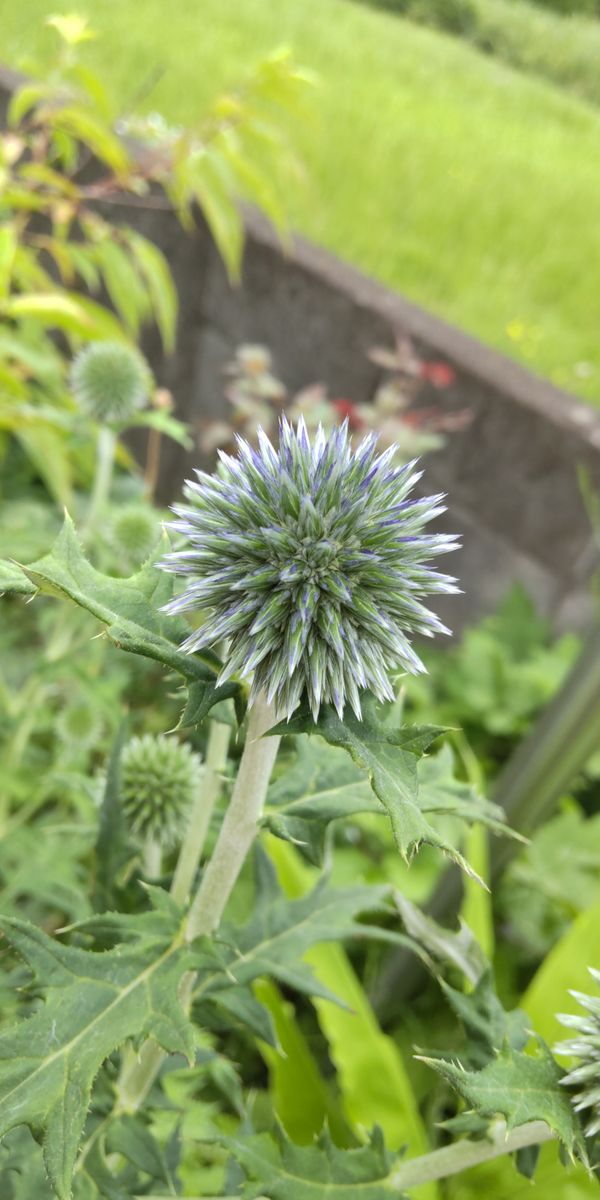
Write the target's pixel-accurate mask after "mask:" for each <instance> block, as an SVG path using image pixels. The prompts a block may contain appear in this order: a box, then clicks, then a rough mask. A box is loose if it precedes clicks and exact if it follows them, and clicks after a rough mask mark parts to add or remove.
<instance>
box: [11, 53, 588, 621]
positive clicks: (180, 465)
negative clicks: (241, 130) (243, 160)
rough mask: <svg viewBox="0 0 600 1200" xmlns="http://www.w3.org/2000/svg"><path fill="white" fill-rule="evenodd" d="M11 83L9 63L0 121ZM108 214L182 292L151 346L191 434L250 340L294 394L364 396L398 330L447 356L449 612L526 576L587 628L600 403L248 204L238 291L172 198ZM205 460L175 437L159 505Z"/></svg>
mask: <svg viewBox="0 0 600 1200" xmlns="http://www.w3.org/2000/svg"><path fill="white" fill-rule="evenodd" d="M16 81H17V77H16V76H15V75H14V74H13V73H11V72H2V71H1V70H0V120H1V119H2V109H3V97H4V101H5V99H6V95H7V94H8V93H9V92H10V90H11V88H13V87H14V86H15V83H16ZM107 215H108V214H107ZM109 215H110V216H111V218H112V219H113V220H116V221H121V222H125V223H127V224H131V225H135V226H136V227H137V228H138V229H139V230H140V231H141V232H142V233H144V234H145V235H146V236H148V237H150V238H152V240H153V241H155V242H156V244H157V245H159V246H160V247H161V248H162V250H163V251H164V253H165V254H166V256H167V259H168V261H169V263H170V266H171V270H172V272H173V275H174V279H175V283H176V286H177V289H178V292H179V300H180V315H179V325H178V338H177V350H176V353H175V354H174V355H173V356H171V357H169V358H165V357H164V355H163V353H162V350H161V347H160V342H159V339H158V336H157V334H156V332H155V331H153V330H148V331H147V332H146V334H145V336H144V349H145V351H146V353H147V354H148V356H149V359H150V361H151V363H152V366H153V368H154V370H155V373H156V376H157V380H158V383H159V384H160V385H162V386H165V387H168V388H170V390H171V391H172V392H173V395H174V396H175V399H176V402H177V415H178V416H180V417H181V418H182V419H183V420H186V421H188V422H189V423H190V425H191V426H192V428H193V427H194V425H195V423H196V422H197V420H198V418H199V416H200V415H206V414H211V415H218V414H219V413H221V412H224V411H225V408H226V401H225V400H224V397H223V382H224V380H223V367H224V365H225V363H226V362H227V361H228V360H229V359H230V358H231V357H232V354H233V351H234V350H235V348H236V347H237V346H238V345H239V344H240V343H241V342H248V341H250V342H262V343H264V344H266V345H268V346H269V348H270V349H271V350H272V352H273V354H274V359H275V369H276V372H277V374H278V375H279V377H280V378H281V379H283V381H284V382H285V383H286V385H287V386H288V388H289V389H290V390H292V391H294V390H296V389H297V388H300V387H302V386H304V385H307V384H310V383H313V382H322V383H324V384H326V385H327V386H328V388H329V389H330V391H331V393H332V394H333V395H335V396H343V397H346V398H348V399H354V400H367V399H369V398H370V397H371V396H372V395H373V392H374V390H375V388H376V386H377V384H378V382H379V380H380V377H381V372H380V369H379V368H378V367H376V366H375V365H374V364H373V363H372V362H370V361H369V359H368V357H367V352H368V350H369V349H370V348H371V347H372V346H373V345H382V344H389V345H390V346H391V345H392V340H393V335H394V333H395V332H396V331H403V332H404V333H406V334H408V335H409V336H410V337H412V338H413V339H414V341H415V344H416V346H417V349H418V350H419V351H420V352H421V353H422V355H423V356H424V357H425V358H441V359H444V360H445V361H447V362H448V363H449V364H450V365H451V366H452V367H453V368H454V371H455V372H456V378H455V382H454V383H453V385H452V386H451V387H450V388H448V389H447V390H445V391H443V392H439V391H434V390H433V389H431V390H430V391H429V394H428V392H427V390H424V391H423V392H422V393H421V395H420V398H419V403H420V404H423V405H425V406H427V405H430V404H431V403H432V402H433V403H435V404H436V405H438V406H442V407H443V408H445V409H448V410H449V411H451V410H454V409H462V408H464V407H465V406H467V407H469V408H470V409H471V410H472V413H473V420H472V423H471V424H470V426H469V427H468V428H467V429H466V430H465V431H463V432H461V433H456V434H453V435H451V436H449V437H448V439H447V443H446V446H445V447H444V449H443V450H440V451H438V452H436V453H434V454H432V455H430V456H428V458H427V460H426V471H425V479H424V481H423V482H424V483H425V484H426V490H428V491H429V490H431V491H436V492H437V491H444V492H447V493H448V505H449V512H448V514H447V515H446V516H445V517H444V519H443V524H444V527H445V528H447V529H450V530H452V531H453V532H459V533H460V534H461V535H462V539H463V546H462V549H461V550H459V551H458V552H457V553H456V554H455V555H454V556H453V568H454V570H455V573H456V574H457V575H458V576H459V578H460V582H461V586H462V587H463V589H464V594H463V595H462V596H460V597H458V598H457V597H451V598H449V599H447V600H446V601H445V605H444V609H445V611H444V615H445V616H446V617H447V618H448V620H449V621H450V623H451V624H452V626H453V627H454V628H455V629H456V628H460V627H461V626H462V625H464V624H465V622H467V621H470V620H471V619H474V618H476V617H477V616H479V615H481V614H482V613H485V612H489V611H490V610H491V609H493V608H494V606H495V605H496V604H497V603H498V601H499V600H500V599H501V598H502V596H503V595H504V594H505V592H506V591H507V590H508V588H509V587H510V586H511V584H513V583H515V582H521V583H522V584H524V586H525V587H526V588H527V590H528V591H529V592H530V593H531V595H532V596H533V597H534V598H535V600H536V602H537V604H538V606H539V608H540V610H541V611H542V612H543V613H545V614H548V615H549V616H550V617H551V618H552V620H553V622H554V623H555V625H556V626H557V627H559V628H562V627H578V626H581V625H582V624H584V623H586V621H587V620H588V619H589V617H590V615H591V613H592V611H593V607H592V602H591V599H590V595H589V587H588V580H589V576H590V572H591V571H592V570H593V569H594V568H595V566H596V558H597V555H596V547H595V543H594V538H593V535H592V532H591V530H590V525H589V520H588V517H587V515H586V512H585V508H584V504H583V502H582V498H581V494H580V488H579V483H578V474H577V473H578V468H580V467H582V468H584V469H585V470H586V471H587V472H588V473H589V476H590V479H591V482H592V484H593V485H594V486H595V487H596V488H598V489H600V411H596V410H594V409H592V408H590V407H588V406H587V405H585V404H583V403H582V402H580V401H579V400H577V399H576V398H575V397H573V396H570V395H568V394H566V393H564V392H561V391H559V390H558V389H557V388H555V387H553V386H552V385H551V384H550V383H548V382H546V381H545V380H542V379H539V378H537V377H536V376H534V375H532V374H531V373H530V372H528V371H526V370H524V369H523V368H521V367H520V366H518V365H516V364H515V363H513V362H511V361H510V360H508V359H506V358H504V357H503V356H502V355H500V354H497V353H496V352H495V351H493V350H490V349H488V348H487V347H485V346H483V345H481V344H480V343H479V342H477V341H476V340H475V339H474V338H472V337H469V336H468V335H466V334H464V333H462V332H460V331H459V330H457V329H454V328H452V327H451V326H450V325H448V324H446V323H445V322H444V321H441V320H439V319H438V318H437V317H435V316H432V315H431V314H429V313H427V312H425V311H423V310H422V309H420V308H419V307H417V306H416V305H414V304H412V303H410V302H409V301H407V300H406V299H404V298H403V297H402V296H400V295H398V294H396V293H395V292H392V291H390V290H389V289H388V288H385V287H383V286H381V285H380V284H378V283H376V282H375V281H374V280H372V279H370V278H368V277H366V276H365V275H363V274H362V273H361V272H360V271H358V270H355V269H354V268H353V267H351V266H348V265H347V264H345V263H343V262H341V261H339V260H338V259H336V258H335V257H334V256H333V255H331V254H329V253H327V252H326V251H324V250H321V249H319V248H317V247H316V246H314V245H311V244H310V243H309V242H307V241H305V240H303V239H302V238H298V237H296V238H293V239H292V241H291V244H290V245H289V246H288V247H287V248H286V250H285V251H284V250H282V248H281V246H280V244H279V242H278V240H277V238H276V237H275V235H274V234H273V233H272V231H271V230H270V229H269V227H268V226H267V224H266V223H265V222H264V220H263V219H262V218H261V217H260V216H258V215H257V214H256V213H254V212H251V211H250V212H247V213H246V227H247V243H246V250H245V255H244V262H243V271H242V278H241V282H240V284H239V286H237V287H232V286H231V285H230V284H229V283H228V282H227V278H226V274H225V271H224V269H223V266H222V263H221V261H220V259H219V256H218V253H217V251H216V249H215V247H214V244H213V242H212V240H211V238H210V235H209V233H208V231H207V229H206V228H205V226H204V225H203V223H202V222H201V221H200V222H199V223H198V228H197V230H196V231H195V232H194V233H193V234H192V235H189V234H186V233H184V231H183V230H182V229H181V227H180V226H179V224H178V222H177V220H176V218H175V216H174V215H173V213H172V212H171V211H170V210H168V208H166V207H165V209H164V210H160V209H159V210H157V209H152V210H149V209H147V208H146V209H145V208H144V207H143V206H142V205H139V204H134V205H132V204H130V203H127V204H125V203H123V204H121V203H117V204H111V206H110V212H109ZM198 460H199V456H198V453H197V452H195V453H192V454H186V453H185V452H184V451H182V450H181V448H179V447H178V446H176V445H175V444H173V443H169V444H168V445H166V446H165V448H164V452H163V460H162V475H161V485H160V489H161V498H162V499H163V500H170V499H171V498H173V497H174V496H175V495H176V494H177V492H178V490H179V488H180V486H181V482H182V480H183V479H184V478H185V476H186V474H188V473H189V472H190V470H191V469H192V468H193V466H194V465H197V463H198Z"/></svg>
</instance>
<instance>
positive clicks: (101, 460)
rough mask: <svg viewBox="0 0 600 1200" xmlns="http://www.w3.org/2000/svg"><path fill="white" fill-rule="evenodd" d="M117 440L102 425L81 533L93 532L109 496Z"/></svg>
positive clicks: (111, 432) (110, 431) (110, 430)
mask: <svg viewBox="0 0 600 1200" xmlns="http://www.w3.org/2000/svg"><path fill="white" fill-rule="evenodd" d="M116 449H117V439H116V436H115V434H114V433H113V431H112V429H108V428H107V427H106V426H105V425H103V426H102V427H101V428H100V430H99V431H98V441H97V444H96V474H95V476H94V483H93V487H92V494H91V497H90V506H89V508H88V511H87V517H86V520H85V525H84V529H83V532H84V534H86V535H87V534H89V533H91V531H92V530H93V528H94V526H95V525H96V522H97V520H98V517H99V516H100V515H101V513H102V510H103V508H104V507H105V505H106V502H107V500H108V497H109V495H110V486H111V483H112V476H113V468H114V464H115V452H116Z"/></svg>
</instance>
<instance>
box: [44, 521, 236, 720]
mask: <svg viewBox="0 0 600 1200" xmlns="http://www.w3.org/2000/svg"><path fill="white" fill-rule="evenodd" d="M23 571H24V573H25V575H26V576H27V578H28V579H29V580H30V582H31V583H32V584H33V585H34V586H35V587H36V588H37V589H38V590H39V591H41V592H46V593H48V594H49V595H54V596H59V597H61V598H63V599H64V598H67V599H69V600H72V601H73V603H74V604H77V605H79V607H80V608H84V609H86V610H87V611H88V612H90V613H92V615H93V616H95V617H97V618H98V620H99V621H101V622H102V623H103V624H104V625H105V626H106V632H107V634H108V637H109V638H110V640H111V641H112V642H114V644H115V645H116V646H119V647H120V648H121V649H122V650H128V651H130V652H131V653H132V654H141V655H143V656H144V657H146V658H152V659H155V660H156V661H157V662H160V663H162V664H163V665H164V666H166V667H169V668H170V669H171V670H173V671H176V672H177V673H178V674H180V675H183V677H184V679H186V680H188V681H193V682H194V683H196V684H197V685H198V686H197V688H196V689H195V702H196V708H197V709H199V708H200V707H201V706H200V696H199V694H198V693H200V692H202V689H204V691H203V693H202V694H203V713H206V712H208V711H209V710H210V708H211V707H212V705H213V704H216V703H218V701H219V700H225V699H227V697H229V696H232V695H233V694H235V692H236V690H237V688H236V685H235V684H225V685H224V686H223V687H217V686H216V683H215V675H216V671H215V668H214V667H213V668H211V667H210V666H208V665H207V663H206V662H205V661H202V660H201V659H200V658H198V657H197V656H196V655H190V654H182V653H181V651H180V650H179V649H178V645H179V644H180V643H181V642H182V641H183V639H184V637H185V636H186V635H187V634H188V633H189V629H188V627H187V625H186V624H185V622H184V621H182V620H181V619H180V618H177V617H167V616H166V615H165V614H164V613H163V612H161V606H162V605H163V604H164V603H165V601H166V600H168V599H169V597H170V594H171V587H172V583H171V581H170V579H169V577H168V576H167V575H166V574H165V573H164V572H163V571H159V570H158V569H157V567H156V566H155V565H154V564H153V563H147V564H145V565H144V566H143V567H142V569H141V570H140V571H139V572H138V573H137V574H136V575H132V576H131V577H130V578H129V579H116V578H113V577H112V576H110V575H104V574H102V572H101V571H97V570H96V568H95V567H93V566H92V565H91V563H89V562H88V560H87V559H86V557H85V555H84V553H83V551H82V549H81V546H80V545H79V542H78V540H77V535H76V533H75V528H74V526H73V522H72V521H71V519H70V517H69V516H66V517H65V522H64V525H63V528H62V530H61V532H60V534H59V536H58V538H57V539H56V542H55V543H54V546H53V548H52V550H51V551H50V553H49V554H47V555H46V556H45V557H44V558H40V559H38V561H37V562H34V563H30V564H29V565H28V566H25V567H23Z"/></svg>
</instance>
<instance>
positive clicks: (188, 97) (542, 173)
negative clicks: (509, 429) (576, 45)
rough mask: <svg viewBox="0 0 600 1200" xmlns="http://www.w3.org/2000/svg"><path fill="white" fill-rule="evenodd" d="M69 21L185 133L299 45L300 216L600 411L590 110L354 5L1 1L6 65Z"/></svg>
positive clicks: (593, 118)
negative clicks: (47, 25)
mask: <svg viewBox="0 0 600 1200" xmlns="http://www.w3.org/2000/svg"><path fill="white" fill-rule="evenodd" d="M73 9H75V10H77V11H79V12H83V13H87V14H88V15H89V16H90V18H91V20H92V23H93V25H94V27H95V28H96V29H97V30H98V31H99V32H100V33H101V34H102V36H101V37H100V38H98V40H97V41H96V42H94V43H90V45H89V48H88V51H87V54H88V56H89V61H90V62H91V63H92V64H96V65H97V66H98V67H99V68H101V69H102V71H103V72H104V74H105V77H106V78H107V79H108V81H109V82H110V83H111V84H112V86H113V88H114V89H115V92H116V94H117V95H118V97H119V101H120V103H121V104H122V105H123V106H124V107H127V106H128V105H129V104H130V103H131V101H132V100H134V99H135V98H136V97H137V96H138V95H139V94H140V93H141V92H143V91H144V89H145V88H146V87H147V85H148V84H149V83H150V82H151V81H152V80H154V83H153V86H152V87H151V89H150V91H149V92H147V94H145V95H144V98H143V100H142V102H141V104H140V107H141V108H142V109H143V110H150V109H155V110H159V111H161V112H162V113H163V114H164V115H165V116H166V117H167V118H169V119H170V120H175V121H182V122H186V123H193V122H194V120H195V119H196V118H197V117H199V116H200V115H201V114H202V110H203V107H204V105H205V103H206V101H207V100H208V99H209V98H210V97H211V96H212V95H213V94H214V92H215V90H217V89H219V88H221V87H223V86H226V85H227V84H229V83H235V82H236V81H237V80H238V79H239V78H240V75H243V73H244V72H245V70H246V69H247V68H249V67H251V66H252V64H253V63H255V62H256V60H257V59H259V58H260V56H261V55H263V54H265V53H267V52H268V51H270V50H272V49H273V48H274V47H275V46H277V45H281V44H287V45H290V46H291V47H292V49H293V50H294V52H295V54H296V56H297V58H298V59H299V60H300V61H301V62H302V63H303V64H305V65H306V66H307V67H309V68H311V69H312V70H314V71H316V72H317V74H318V76H319V88H318V91H317V92H316V95H315V100H314V109H315V117H314V119H313V120H311V121H310V122H309V123H308V124H306V125H305V126H304V127H302V128H301V129H300V132H299V137H298V141H299V148H300V152H301V154H302V156H303V158H304V161H305V163H306V168H307V171H306V175H307V178H306V181H304V182H303V181H299V182H298V186H297V187H296V188H295V189H294V193H293V194H292V195H291V196H290V198H289V199H290V213H291V220H292V224H293V225H294V226H295V227H296V228H298V229H299V230H301V231H302V232H303V233H304V234H306V235H307V236H308V237H310V238H312V239H313V240H314V241H316V242H318V243H321V244H322V245H324V246H327V247H328V248H329V249H331V250H333V251H335V252H336V253H337V254H339V255H340V256H341V257H343V258H345V259H347V260H349V261H351V262H353V263H355V264H356V265H358V266H360V267H361V268H362V269H364V270H365V271H367V272H369V273H371V274H373V275H375V276H376V277H378V278H379V279H381V280H382V281H384V282H385V283H387V284H389V285H391V286H392V287H394V288H396V289H398V290H400V291H402V292H403V293H405V294H406V295H407V296H409V297H410V298H411V299H413V300H415V301H416V302H418V303H419V304H421V305H423V306H425V307H426V308H428V309H430V310H431V311H433V312H435V313H438V314H439V315H441V316H443V317H445V318H446V319H447V320H449V321H451V322H453V323H455V324H456V325H458V326H460V327H462V328H463V329H465V330H468V331H469V332H470V333H472V334H474V335H475V336H477V337H479V338H480V339H481V340H482V341H484V342H487V343H489V344H490V345H492V346H495V347H496V348H497V349H499V350H501V351H503V352H505V353H507V354H509V355H511V356H512V357H514V358H517V359H519V360H521V361H522V362H524V363H525V364H526V365H528V366H529V367H531V368H532V369H533V370H534V371H536V372H537V373H539V374H543V375H546V376H548V377H549V378H551V379H552V380H553V381H554V382H555V383H557V384H558V385H559V386H562V387H565V388H568V389H570V390H573V391H576V392H578V393H579V394H580V395H583V396H585V397H587V398H589V399H590V400H592V401H594V402H598V403H600V346H599V339H598V307H599V305H598V283H599V272H600V220H599V218H598V200H599V197H600V112H598V111H596V110H595V109H594V108H593V107H591V106H588V105H586V104H585V103H584V102H582V101H579V100H577V99H575V98H574V97H570V96H568V95H567V94H566V93H564V92H561V91H560V90H559V89H557V88H554V87H552V86H551V85H549V84H545V83H542V82H538V81H535V80H533V79H531V78H528V77H526V76H524V75H521V74H519V73H518V72H516V71H513V70H511V69H510V68H508V67H505V66H503V65H501V64H500V63H499V62H498V61H495V60H493V59H490V58H487V57H485V56H483V55H480V54H479V53H478V52H476V51H474V50H472V49H470V48H469V47H467V46H466V45H465V44H464V43H461V42H460V41H458V40H455V39H453V38H451V37H449V36H446V35H442V34H439V33H435V32H433V31H430V30H427V29H424V28H421V27H417V26H415V25H413V24H411V23H409V22H407V21H404V20H402V19H399V18H398V17H395V16H393V15H390V14H387V13H385V12H378V11H375V10H372V9H369V8H364V7H362V6H361V5H360V4H354V3H351V2H350V0H277V3H276V4H273V3H272V2H270V0H235V3H227V0H195V2H190V0H169V2H165V0H143V3H137V4H136V3H134V2H133V0H77V2H76V0H73V2H72V3H69V2H68V0H67V2H64V0H57V3H54V4H53V3H50V4H49V3H48V0H19V3H18V4H16V3H15V0H0V28H1V29H2V34H3V36H2V46H1V48H0V57H2V58H4V59H7V60H8V61H9V62H10V63H11V64H12V65H15V64H16V61H17V59H18V58H20V57H23V56H25V55H27V54H28V53H32V52H36V51H39V49H40V47H41V46H42V45H48V44H49V42H50V40H51V37H52V36H53V35H52V34H51V33H50V31H45V32H44V31H42V32H40V30H41V26H42V22H43V19H44V17H46V16H47V15H48V14H49V13H51V12H56V11H67V12H68V11H73ZM159 72H160V76H159V77H158V78H156V76H157V75H158V73H159Z"/></svg>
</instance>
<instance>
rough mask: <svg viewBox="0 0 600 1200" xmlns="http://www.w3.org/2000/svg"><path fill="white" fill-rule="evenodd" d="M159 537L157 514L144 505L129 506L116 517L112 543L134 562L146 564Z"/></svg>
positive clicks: (112, 530)
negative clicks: (145, 561)
mask: <svg viewBox="0 0 600 1200" xmlns="http://www.w3.org/2000/svg"><path fill="white" fill-rule="evenodd" d="M158 537H159V530H158V522H157V517H156V513H155V512H154V511H153V510H152V509H151V508H149V507H145V506H144V505H142V504H129V505H127V506H126V507H125V508H122V509H121V510H120V511H119V512H118V513H117V515H116V516H115V517H114V519H113V522H112V527H111V541H112V543H113V545H114V547H115V549H116V550H117V551H118V552H120V553H121V554H123V555H125V557H126V558H127V559H128V560H130V561H132V562H134V563H141V562H144V560H145V559H146V558H148V555H149V554H150V552H151V550H153V549H154V546H155V545H156V543H157V541H158Z"/></svg>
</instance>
